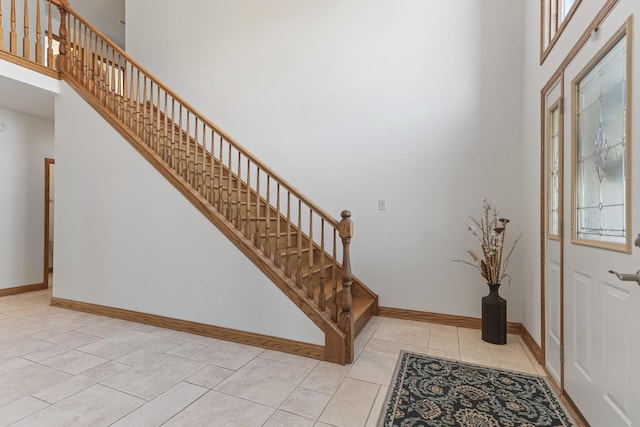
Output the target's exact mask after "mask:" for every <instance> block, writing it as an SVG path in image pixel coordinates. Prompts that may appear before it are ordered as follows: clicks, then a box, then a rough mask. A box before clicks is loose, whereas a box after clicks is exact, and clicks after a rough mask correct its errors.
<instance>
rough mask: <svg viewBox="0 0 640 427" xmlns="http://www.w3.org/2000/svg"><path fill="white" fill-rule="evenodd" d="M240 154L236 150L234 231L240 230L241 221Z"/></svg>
mask: <svg viewBox="0 0 640 427" xmlns="http://www.w3.org/2000/svg"><path fill="white" fill-rule="evenodd" d="M241 166H242V153H241V152H240V150H238V179H237V180H236V229H237V230H240V229H241V227H240V224H241V219H242V215H241V213H242V197H241V194H242V192H241V191H240V190H242V185H241V184H242V180H241V179H240V177H241V176H242V167H241Z"/></svg>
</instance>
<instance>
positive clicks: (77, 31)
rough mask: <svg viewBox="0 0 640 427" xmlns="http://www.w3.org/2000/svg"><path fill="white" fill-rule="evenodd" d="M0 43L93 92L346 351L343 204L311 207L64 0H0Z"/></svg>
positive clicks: (348, 322) (347, 274)
mask: <svg viewBox="0 0 640 427" xmlns="http://www.w3.org/2000/svg"><path fill="white" fill-rule="evenodd" d="M7 17H9V19H7ZM7 24H8V26H9V31H8V34H7ZM0 46H1V47H2V49H0V50H2V51H3V52H2V56H0V58H3V59H9V60H13V61H14V62H18V63H24V62H28V63H29V64H31V67H32V68H34V69H37V70H38V71H41V72H45V71H46V72H47V73H55V75H58V73H62V74H63V75H64V76H65V78H69V79H72V80H73V81H74V82H75V84H76V85H78V86H80V87H82V88H83V90H84V91H87V93H90V94H91V95H93V97H94V99H96V100H97V101H98V103H99V104H100V105H101V106H102V107H103V108H105V109H107V110H109V111H110V113H111V114H113V116H114V117H116V118H117V119H118V121H119V122H120V123H122V124H123V125H124V126H126V127H127V128H128V129H129V130H130V131H131V132H132V133H133V134H135V135H137V136H138V137H139V138H140V139H141V140H142V141H144V143H145V144H146V145H147V146H148V147H149V148H151V149H152V150H153V151H154V152H155V153H156V154H157V155H158V156H160V158H161V159H162V161H163V162H164V164H165V165H166V167H169V168H171V169H173V170H174V171H175V172H176V173H177V174H178V175H180V176H181V177H182V178H183V179H184V180H185V181H186V182H187V183H188V185H189V186H191V187H192V189H193V190H194V191H195V192H197V193H198V194H199V196H200V197H202V198H203V200H205V201H206V202H208V204H209V206H210V207H211V208H212V209H214V210H216V211H218V212H219V213H220V214H221V215H223V216H224V217H225V218H226V220H227V221H228V223H229V224H230V225H231V226H232V227H234V228H235V229H236V230H237V231H238V232H239V233H241V234H242V235H243V236H244V237H245V238H246V240H247V241H249V242H251V244H252V245H253V247H254V248H255V249H257V250H258V251H259V252H261V253H262V254H263V255H264V256H265V257H266V258H267V259H269V260H270V262H272V263H273V266H274V268H276V269H278V270H279V273H278V274H284V275H285V276H286V277H287V278H289V279H290V280H291V282H292V283H294V284H295V286H297V287H298V288H299V289H300V290H301V291H302V292H301V294H303V295H305V297H306V298H308V300H310V301H311V302H312V303H313V304H314V306H315V307H317V309H318V310H319V312H320V313H322V317H324V318H325V319H327V320H328V321H330V322H332V323H333V324H334V325H336V326H337V327H338V328H339V329H340V330H342V331H343V332H344V333H345V334H346V336H347V337H348V338H347V341H348V343H347V347H351V349H350V350H351V353H352V346H353V335H354V333H353V331H352V328H353V319H352V313H351V308H352V307H351V305H352V295H351V285H352V276H351V270H350V266H349V264H350V262H349V258H348V257H349V249H348V248H349V242H350V240H351V236H352V225H351V221H350V219H349V217H350V213H348V212H346V211H345V212H343V220H342V221H339V220H337V219H335V218H333V217H332V216H330V215H329V214H327V213H326V212H325V211H324V210H322V209H321V208H320V207H318V206H316V205H315V204H314V203H313V202H311V201H310V200H309V199H308V198H307V197H305V196H304V195H303V194H302V193H301V192H299V191H298V190H297V189H296V188H294V187H293V186H292V185H291V184H289V183H288V182H287V181H286V180H284V179H283V178H282V177H280V176H279V175H278V174H277V173H276V172H274V171H273V170H272V169H271V168H269V167H268V166H267V165H265V164H264V163H263V162H261V161H260V160H259V159H257V158H256V157H255V156H254V155H253V154H251V153H250V152H249V151H248V150H246V149H245V148H244V147H243V146H241V145H240V144H238V143H237V142H236V141H235V140H234V139H233V138H231V137H230V136H229V135H227V134H226V133H225V132H224V131H223V130H221V129H220V128H218V127H217V126H216V125H215V124H213V123H212V122H211V121H210V120H208V119H207V118H206V117H204V116H203V115H202V114H200V113H199V112H198V111H197V110H196V109H195V108H193V107H192V106H191V105H189V104H188V103H187V102H186V101H184V100H183V99H182V98H181V97H179V96H178V95H177V94H176V93H174V92H173V91H172V90H171V89H169V88H168V87H167V86H166V85H164V84H163V83H162V82H160V81H159V79H157V78H156V77H155V76H154V75H153V74H151V73H150V72H149V71H147V70H146V69H145V68H144V67H143V66H141V65H140V64H139V63H137V62H136V61H135V60H134V59H133V58H131V57H130V56H129V55H128V54H127V53H126V52H124V50H122V49H121V48H120V47H119V46H117V45H116V44H115V43H113V42H112V41H111V40H109V39H108V38H107V37H106V36H104V35H103V34H102V33H101V32H100V31H99V30H97V29H96V28H95V27H93V26H92V25H91V24H90V23H89V22H87V21H86V20H85V19H83V18H82V17H81V16H79V15H78V14H77V13H76V12H75V11H74V10H73V9H71V8H70V7H69V4H68V2H67V1H66V0H24V2H23V1H18V2H17V1H16V0H10V1H8V0H4V1H3V0H0ZM232 193H233V194H235V196H232ZM273 236H276V237H275V238H273ZM296 236H297V237H296ZM340 260H341V262H340ZM338 273H341V275H342V277H341V278H339V277H338ZM325 275H326V276H325ZM340 279H341V283H340V285H341V287H342V291H339V289H338V288H339V286H338V282H339V280H340ZM339 293H340V298H338V294H339ZM351 357H352V356H351ZM346 359H347V360H346V361H350V356H349V355H347V357H346Z"/></svg>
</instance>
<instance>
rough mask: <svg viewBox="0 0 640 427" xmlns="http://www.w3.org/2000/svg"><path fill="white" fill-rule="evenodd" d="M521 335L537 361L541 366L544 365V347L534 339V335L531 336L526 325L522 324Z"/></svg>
mask: <svg viewBox="0 0 640 427" xmlns="http://www.w3.org/2000/svg"><path fill="white" fill-rule="evenodd" d="M520 336H521V337H522V341H523V342H524V343H525V345H526V346H527V348H528V349H529V351H530V352H531V354H533V357H534V358H535V359H536V361H537V362H538V363H539V364H540V365H541V366H544V357H543V353H542V347H540V346H539V345H538V343H537V342H536V340H535V339H533V337H532V336H531V334H530V333H529V331H528V330H527V328H525V327H524V325H522V331H521V333H520Z"/></svg>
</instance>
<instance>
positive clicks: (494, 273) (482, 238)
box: [455, 199, 522, 285]
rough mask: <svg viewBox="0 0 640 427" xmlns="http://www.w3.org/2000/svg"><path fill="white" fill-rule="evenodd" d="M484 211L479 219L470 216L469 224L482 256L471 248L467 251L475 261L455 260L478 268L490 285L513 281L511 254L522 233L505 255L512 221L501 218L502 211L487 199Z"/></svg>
mask: <svg viewBox="0 0 640 427" xmlns="http://www.w3.org/2000/svg"><path fill="white" fill-rule="evenodd" d="M482 212H483V213H482V216H481V217H480V219H479V220H478V219H475V218H473V217H469V219H470V220H471V224H468V225H467V230H468V231H469V234H471V235H472V236H473V237H475V238H476V239H477V240H478V241H479V242H480V247H481V249H482V256H478V255H477V254H476V253H475V252H474V251H472V250H469V251H467V253H468V254H469V255H470V256H471V259H472V260H473V262H470V261H466V260H462V259H457V260H455V261H456V262H461V263H463V264H467V265H470V266H472V267H474V268H476V269H478V270H479V271H480V274H481V275H482V277H483V278H484V279H485V280H486V281H487V284H489V285H497V284H500V283H502V281H503V280H505V279H507V281H508V282H509V283H511V276H509V275H508V274H507V272H506V271H507V267H508V266H509V259H510V258H511V254H513V251H514V249H515V248H516V245H517V244H518V241H519V240H520V236H522V233H520V235H518V238H517V239H516V240H515V241H514V242H513V245H512V246H511V249H509V251H508V252H507V254H506V256H504V257H503V255H504V242H505V236H506V234H507V224H509V222H510V221H509V220H508V219H507V218H500V217H499V213H500V212H499V211H498V210H497V209H496V208H495V207H494V206H493V205H492V204H491V203H490V202H488V201H487V199H484V201H483V202H482Z"/></svg>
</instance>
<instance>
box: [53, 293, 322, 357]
mask: <svg viewBox="0 0 640 427" xmlns="http://www.w3.org/2000/svg"><path fill="white" fill-rule="evenodd" d="M51 305H52V306H54V307H60V308H66V309H69V310H76V311H83V312H85V313H91V314H98V315H101V316H108V317H115V318H117V319H123V320H129V321H131V322H137V323H144V324H146V325H152V326H158V327H160V328H166V329H173V330H176V331H181V332H188V333H190V334H197V335H203V336H206V337H211V338H217V339H221V340H225V341H233V342H237V343H241V344H248V345H253V346H256V347H262V348H267V349H270V350H276V351H282V352H285V353H291V354H296V355H299V356H305V357H311V358H313V359H320V360H324V355H325V349H324V347H323V346H320V345H316V344H309V343H304V342H300V341H294V340H289V339H286V338H277V337H272V336H268V335H262V334H257V333H253V332H245V331H239V330H236V329H229V328H223V327H220V326H213V325H207V324H204V323H197V322H191V321H188V320H180V319H174V318H171V317H165V316H158V315H156V314H148V313H141V312H138V311H133V310H126V309H123V308H115V307H107V306H104V305H98V304H91V303H87V302H81V301H72V300H67V299H62V298H56V297H52V298H51Z"/></svg>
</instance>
